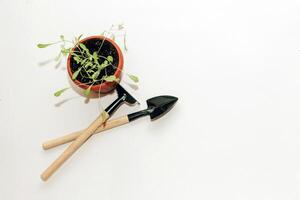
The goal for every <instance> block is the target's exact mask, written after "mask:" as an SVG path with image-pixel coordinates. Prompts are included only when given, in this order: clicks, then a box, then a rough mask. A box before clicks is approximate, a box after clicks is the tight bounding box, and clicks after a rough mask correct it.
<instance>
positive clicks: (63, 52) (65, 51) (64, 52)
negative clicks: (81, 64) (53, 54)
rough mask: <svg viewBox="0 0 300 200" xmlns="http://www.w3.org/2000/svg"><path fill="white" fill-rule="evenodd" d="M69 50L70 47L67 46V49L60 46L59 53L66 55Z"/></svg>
mask: <svg viewBox="0 0 300 200" xmlns="http://www.w3.org/2000/svg"><path fill="white" fill-rule="evenodd" d="M70 51H71V48H68V49H66V48H64V47H63V48H62V49H61V53H62V54H63V55H65V56H66V55H68V54H69V53H70Z"/></svg>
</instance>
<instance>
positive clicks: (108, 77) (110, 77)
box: [103, 75, 117, 82]
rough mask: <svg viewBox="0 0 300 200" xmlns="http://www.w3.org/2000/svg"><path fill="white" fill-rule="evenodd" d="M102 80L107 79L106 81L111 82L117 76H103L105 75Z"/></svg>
mask: <svg viewBox="0 0 300 200" xmlns="http://www.w3.org/2000/svg"><path fill="white" fill-rule="evenodd" d="M103 80H105V81H107V82H113V81H116V80H117V78H116V76H115V75H111V76H105V77H104V78H103Z"/></svg>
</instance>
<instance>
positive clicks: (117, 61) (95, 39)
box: [67, 36, 124, 93]
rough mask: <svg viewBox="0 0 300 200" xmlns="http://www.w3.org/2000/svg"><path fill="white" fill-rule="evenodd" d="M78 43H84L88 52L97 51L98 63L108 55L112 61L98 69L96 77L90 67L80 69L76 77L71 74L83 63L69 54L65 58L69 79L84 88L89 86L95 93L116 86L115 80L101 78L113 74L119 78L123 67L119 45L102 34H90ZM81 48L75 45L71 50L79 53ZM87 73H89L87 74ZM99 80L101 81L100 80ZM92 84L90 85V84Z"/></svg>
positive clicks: (109, 89) (105, 91)
mask: <svg viewBox="0 0 300 200" xmlns="http://www.w3.org/2000/svg"><path fill="white" fill-rule="evenodd" d="M80 43H82V44H84V45H85V47H86V48H87V49H88V51H89V53H90V54H91V55H93V53H94V52H96V53H97V55H98V57H99V60H98V63H100V64H101V63H103V62H104V61H105V60H107V59H106V58H107V57H108V56H111V57H112V61H111V62H110V64H109V65H107V66H106V67H105V68H104V69H102V70H101V71H100V73H99V74H98V76H97V77H93V78H94V80H97V81H93V79H92V78H90V77H91V74H93V73H94V72H95V69H92V68H91V67H86V68H85V69H84V70H80V72H79V73H78V74H77V76H76V78H74V79H73V78H72V77H73V74H74V73H75V72H76V71H77V70H78V69H79V68H80V67H82V66H83V65H82V64H81V63H80V62H79V63H78V61H77V60H76V58H75V56H74V55H71V54H69V56H68V60H67V70H68V74H69V77H70V79H71V80H72V81H73V82H74V83H75V84H76V85H77V86H78V87H80V88H82V89H84V90H86V89H88V88H89V87H90V89H91V91H93V92H96V93H99V92H100V93H108V92H110V91H112V90H113V89H114V88H115V86H116V84H117V83H116V81H113V82H109V81H105V80H101V79H102V78H103V77H105V76H111V75H115V77H116V78H117V79H120V77H121V72H122V69H123V64H124V60H123V54H122V51H121V49H120V48H119V46H118V45H117V44H116V43H115V42H114V41H113V40H111V39H109V38H105V37H103V36H91V37H88V38H85V39H82V40H80ZM82 51H83V50H82V48H81V47H79V46H75V47H74V48H73V49H72V50H71V52H73V53H76V54H77V55H81V52H82ZM87 73H89V74H87ZM100 80H101V81H100ZM91 85H92V86H91Z"/></svg>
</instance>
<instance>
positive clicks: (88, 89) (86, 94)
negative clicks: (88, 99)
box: [83, 85, 92, 96]
mask: <svg viewBox="0 0 300 200" xmlns="http://www.w3.org/2000/svg"><path fill="white" fill-rule="evenodd" d="M91 88H92V85H90V86H89V87H88V88H87V89H86V90H84V92H83V94H84V95H85V96H89V95H90V94H91Z"/></svg>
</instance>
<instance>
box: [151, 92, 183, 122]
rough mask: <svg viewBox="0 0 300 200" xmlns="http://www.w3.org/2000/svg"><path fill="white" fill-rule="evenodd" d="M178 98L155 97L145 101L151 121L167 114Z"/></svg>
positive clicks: (167, 96)
mask: <svg viewBox="0 0 300 200" xmlns="http://www.w3.org/2000/svg"><path fill="white" fill-rule="evenodd" d="M177 100H178V98H177V97H174V96H169V95H163V96H157V97H153V98H151V99H148V100H147V105H148V109H147V110H149V111H150V118H151V120H154V119H157V118H159V117H161V116H162V115H164V114H165V113H167V112H168V111H169V110H170V109H171V108H172V107H173V106H174V104H175V103H176V102H177Z"/></svg>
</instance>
